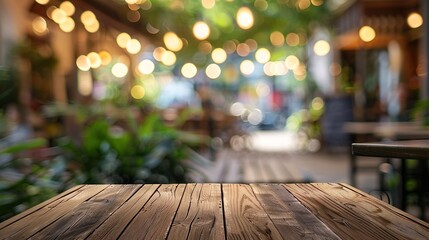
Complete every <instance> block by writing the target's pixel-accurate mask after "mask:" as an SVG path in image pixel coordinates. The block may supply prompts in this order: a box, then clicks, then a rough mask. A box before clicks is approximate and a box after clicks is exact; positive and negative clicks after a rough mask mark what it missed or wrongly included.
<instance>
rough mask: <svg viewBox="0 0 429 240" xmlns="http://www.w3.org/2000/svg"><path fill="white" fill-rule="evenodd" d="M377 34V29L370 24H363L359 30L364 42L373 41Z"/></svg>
mask: <svg viewBox="0 0 429 240" xmlns="http://www.w3.org/2000/svg"><path fill="white" fill-rule="evenodd" d="M375 35H376V34H375V30H374V29H373V28H372V27H370V26H363V27H361V28H360V30H359V37H360V39H361V40H362V41H364V42H371V41H372V40H374V38H375Z"/></svg>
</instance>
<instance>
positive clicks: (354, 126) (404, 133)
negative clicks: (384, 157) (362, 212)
mask: <svg viewBox="0 0 429 240" xmlns="http://www.w3.org/2000/svg"><path fill="white" fill-rule="evenodd" d="M342 129H343V131H344V132H345V133H348V134H349V135H350V141H351V142H352V143H359V142H368V141H381V140H410V139H429V127H425V126H423V125H422V123H420V122H346V123H345V124H344V125H343V126H342ZM356 156H357V155H354V154H351V155H350V183H351V185H353V186H356V173H357V170H358V168H359V167H358V165H357V160H356ZM367 169H372V170H373V169H377V167H369V168H367Z"/></svg>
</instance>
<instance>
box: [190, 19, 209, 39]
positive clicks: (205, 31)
mask: <svg viewBox="0 0 429 240" xmlns="http://www.w3.org/2000/svg"><path fill="white" fill-rule="evenodd" d="M192 31H193V33H194V36H195V37H196V38H197V39H198V40H204V39H207V38H208V37H209V36H210V28H209V25H207V23H205V22H203V21H198V22H196V23H195V24H194V27H193V28H192Z"/></svg>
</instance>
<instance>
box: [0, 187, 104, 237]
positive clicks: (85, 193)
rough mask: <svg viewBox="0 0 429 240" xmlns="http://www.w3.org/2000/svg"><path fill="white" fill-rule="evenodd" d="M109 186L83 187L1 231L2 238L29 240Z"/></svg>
mask: <svg viewBox="0 0 429 240" xmlns="http://www.w3.org/2000/svg"><path fill="white" fill-rule="evenodd" d="M107 186H108V185H86V186H83V187H82V188H79V189H77V190H76V191H73V192H72V193H70V194H68V195H66V196H65V197H62V198H59V199H57V200H56V201H53V202H51V203H50V204H48V205H46V206H44V207H43V208H41V209H39V210H38V211H36V212H34V213H32V214H30V215H27V216H26V217H24V218H21V219H20V220H19V221H17V222H15V223H14V224H13V225H9V226H7V227H5V228H4V229H2V230H1V231H0V236H8V238H10V239H27V238H29V237H30V236H32V235H34V234H36V233H37V232H38V231H40V230H42V229H43V228H45V227H47V226H49V225H50V224H52V223H53V222H55V221H56V220H57V219H59V218H60V217H61V216H63V215H65V214H67V213H68V212H70V211H73V209H74V208H75V207H76V206H78V205H79V204H81V203H82V202H84V201H87V200H88V199H90V198H91V197H93V196H94V195H96V194H97V193H99V192H101V191H103V189H105V188H106V187H107ZM6 239H7V238H6Z"/></svg>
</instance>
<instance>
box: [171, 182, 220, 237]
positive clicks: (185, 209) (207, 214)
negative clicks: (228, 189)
mask: <svg viewBox="0 0 429 240" xmlns="http://www.w3.org/2000/svg"><path fill="white" fill-rule="evenodd" d="M168 239H225V230H224V222H223V214H222V193H221V185H220V184H204V185H203V184H188V185H187V186H186V189H185V193H184V194H183V198H182V201H181V203H180V206H179V209H178V211H177V215H176V217H175V218H174V221H173V224H172V226H171V230H170V232H169V234H168Z"/></svg>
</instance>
